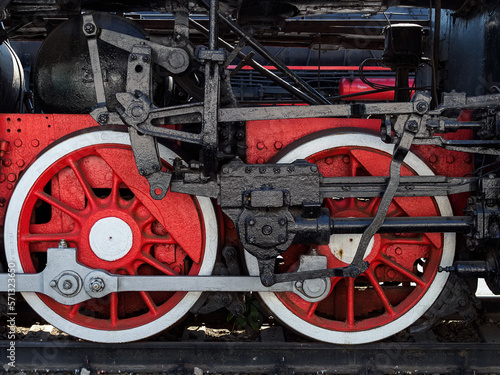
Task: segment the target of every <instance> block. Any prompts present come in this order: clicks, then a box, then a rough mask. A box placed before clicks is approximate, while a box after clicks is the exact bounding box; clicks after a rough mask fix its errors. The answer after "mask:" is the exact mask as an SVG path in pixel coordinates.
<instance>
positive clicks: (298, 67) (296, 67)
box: [227, 65, 391, 72]
mask: <svg viewBox="0 0 500 375" xmlns="http://www.w3.org/2000/svg"><path fill="white" fill-rule="evenodd" d="M234 68H236V65H229V66H228V67H227V69H229V70H233V69H234ZM264 68H266V69H268V70H277V68H276V67H275V66H272V65H266V66H264ZM288 69H290V70H298V71H300V70H308V71H311V70H312V71H318V67H317V66H301V65H291V66H289V67H288ZM241 70H253V68H252V67H251V66H249V65H245V66H244V67H243V68H241ZM319 70H320V71H335V70H338V71H352V70H355V71H358V70H359V66H356V65H352V66H349V65H348V66H320V67H319ZM363 71H367V72H369V71H374V72H375V71H376V72H390V71H391V69H389V68H384V67H383V66H365V67H364V68H363Z"/></svg>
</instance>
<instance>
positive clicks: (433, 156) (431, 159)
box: [429, 155, 438, 163]
mask: <svg viewBox="0 0 500 375" xmlns="http://www.w3.org/2000/svg"><path fill="white" fill-rule="evenodd" d="M437 160H438V158H437V156H436V155H431V157H430V158H429V161H430V162H431V163H435V162H437Z"/></svg>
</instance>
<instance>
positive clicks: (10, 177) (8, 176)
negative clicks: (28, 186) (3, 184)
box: [7, 173, 17, 182]
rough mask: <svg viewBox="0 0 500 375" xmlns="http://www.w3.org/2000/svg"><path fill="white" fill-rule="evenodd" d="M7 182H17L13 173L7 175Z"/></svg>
mask: <svg viewBox="0 0 500 375" xmlns="http://www.w3.org/2000/svg"><path fill="white" fill-rule="evenodd" d="M7 180H9V181H10V182H14V181H16V180H17V176H16V175H15V174H14V173H9V174H8V175H7Z"/></svg>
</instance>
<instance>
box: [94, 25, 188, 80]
mask: <svg viewBox="0 0 500 375" xmlns="http://www.w3.org/2000/svg"><path fill="white" fill-rule="evenodd" d="M99 39H101V40H102V41H104V42H107V43H110V44H112V45H115V46H117V47H118V48H121V49H123V50H125V51H129V52H132V50H133V48H134V46H137V45H139V44H141V43H143V44H145V45H148V46H149V47H150V48H151V51H152V56H153V60H154V62H155V63H156V64H158V65H160V66H162V67H164V68H165V69H167V70H168V71H169V72H170V73H172V74H181V73H183V72H185V71H186V69H187V68H188V67H189V55H188V53H187V52H186V51H184V50H183V49H182V48H175V47H167V46H163V45H161V44H158V43H154V42H151V41H149V40H144V39H141V38H136V37H132V36H130V35H126V34H121V33H118V32H116V31H111V30H108V29H101V31H100V33H99Z"/></svg>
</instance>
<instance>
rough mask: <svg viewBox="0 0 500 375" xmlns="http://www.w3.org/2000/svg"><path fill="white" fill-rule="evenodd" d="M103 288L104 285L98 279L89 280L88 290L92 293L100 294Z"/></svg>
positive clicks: (101, 280)
mask: <svg viewBox="0 0 500 375" xmlns="http://www.w3.org/2000/svg"><path fill="white" fill-rule="evenodd" d="M105 287H106V284H104V281H103V279H101V278H100V277H93V278H91V279H90V290H92V291H93V292H95V293H99V292H102V291H103V290H104V288H105Z"/></svg>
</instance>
